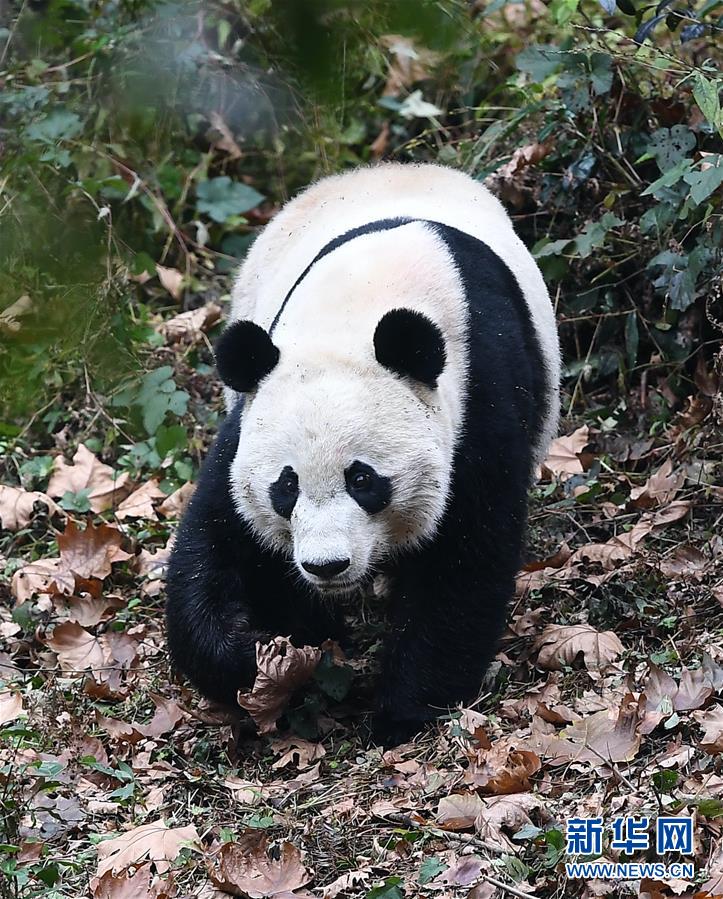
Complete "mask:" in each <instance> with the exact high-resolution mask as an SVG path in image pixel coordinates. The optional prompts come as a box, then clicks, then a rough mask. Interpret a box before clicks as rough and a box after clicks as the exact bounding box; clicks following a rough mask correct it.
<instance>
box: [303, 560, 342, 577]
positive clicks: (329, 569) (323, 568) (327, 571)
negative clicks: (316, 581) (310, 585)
mask: <svg viewBox="0 0 723 899" xmlns="http://www.w3.org/2000/svg"><path fill="white" fill-rule="evenodd" d="M350 562H351V559H331V560H330V561H328V562H302V563H301V567H302V568H303V569H304V571H308V572H309V574H315V575H316V576H317V577H320V578H324V580H328V579H329V578H332V577H335V576H336V575H337V574H341V573H342V571H346V570H347V568H348V567H349V564H350Z"/></svg>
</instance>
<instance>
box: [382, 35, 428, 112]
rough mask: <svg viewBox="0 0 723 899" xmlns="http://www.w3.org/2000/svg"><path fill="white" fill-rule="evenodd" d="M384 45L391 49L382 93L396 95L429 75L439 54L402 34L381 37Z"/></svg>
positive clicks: (388, 95)
mask: <svg viewBox="0 0 723 899" xmlns="http://www.w3.org/2000/svg"><path fill="white" fill-rule="evenodd" d="M380 43H381V44H382V46H383V47H385V48H386V49H387V50H389V53H390V54H391V57H392V58H391V60H390V62H389V75H388V77H387V83H386V84H385V85H384V90H383V91H382V95H383V96H385V97H396V96H398V95H399V94H401V93H404V92H405V89H406V88H410V87H411V86H412V85H413V84H415V83H416V82H417V81H423V80H424V79H425V78H428V77H429V74H430V70H431V68H432V67H433V66H434V65H435V64H436V62H437V60H438V59H439V55H438V54H437V53H434V52H433V51H432V50H427V49H426V48H424V47H418V46H416V45H415V42H414V39H413V38H410V37H404V36H403V35H401V34H384V35H382V36H381V38H380Z"/></svg>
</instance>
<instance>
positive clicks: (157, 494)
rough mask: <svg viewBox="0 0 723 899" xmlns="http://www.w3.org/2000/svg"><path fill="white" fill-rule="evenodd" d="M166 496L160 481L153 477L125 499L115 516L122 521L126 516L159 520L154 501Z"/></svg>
mask: <svg viewBox="0 0 723 899" xmlns="http://www.w3.org/2000/svg"><path fill="white" fill-rule="evenodd" d="M165 496H166V494H165V493H164V492H163V491H162V490H161V489H160V487H159V486H158V481H156V480H155V479H151V480H150V481H146V483H145V484H143V486H141V487H139V488H138V489H137V490H134V491H133V493H131V495H130V496H127V497H126V498H125V499H124V500H123V502H122V503H121V504H120V505H119V506H118V508H117V509H116V510H115V516H116V518H119V519H120V520H121V521H122V520H123V519H125V518H147V519H149V520H150V521H158V516H157V515H156V510H155V508H154V506H153V502H154V500H158V499H164V498H165Z"/></svg>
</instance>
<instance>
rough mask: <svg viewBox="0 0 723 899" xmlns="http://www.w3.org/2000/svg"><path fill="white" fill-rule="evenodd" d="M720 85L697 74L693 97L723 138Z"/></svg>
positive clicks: (699, 73)
mask: <svg viewBox="0 0 723 899" xmlns="http://www.w3.org/2000/svg"><path fill="white" fill-rule="evenodd" d="M720 90H721V87H720V83H719V82H718V81H717V80H716V81H712V80H711V79H709V78H706V77H705V75H703V74H702V73H701V72H696V73H695V80H694V83H693V97H694V98H695V102H696V103H697V104H698V106H699V107H700V111H701V112H702V113H703V115H704V116H705V117H706V119H707V120H708V122H709V123H710V124H711V125H712V126H713V128H715V130H716V131H717V132H718V134H720V136H721V137H723V114H721V105H720Z"/></svg>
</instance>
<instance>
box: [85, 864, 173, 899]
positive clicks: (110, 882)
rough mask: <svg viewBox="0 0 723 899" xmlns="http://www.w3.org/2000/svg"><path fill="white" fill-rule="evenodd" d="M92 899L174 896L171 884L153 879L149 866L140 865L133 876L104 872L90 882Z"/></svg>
mask: <svg viewBox="0 0 723 899" xmlns="http://www.w3.org/2000/svg"><path fill="white" fill-rule="evenodd" d="M91 887H92V890H93V899H171V897H172V896H175V895H176V891H175V888H174V886H173V882H172V881H169V880H165V881H163V880H161V879H160V878H159V877H154V876H153V874H152V872H151V866H150V864H146V865H142V866H141V867H140V868H138V870H137V871H135V872H134V874H133V876H131V875H130V873H129V872H128V871H122V872H121V873H120V874H118V875H117V876H116V875H115V874H113V872H112V871H106V872H105V874H104V875H103V876H102V877H96V878H93V880H92V881H91Z"/></svg>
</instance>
